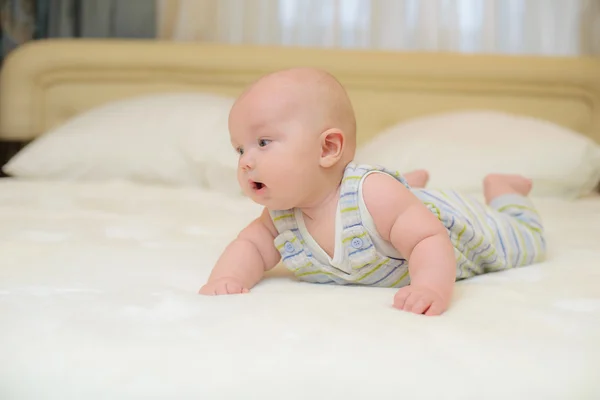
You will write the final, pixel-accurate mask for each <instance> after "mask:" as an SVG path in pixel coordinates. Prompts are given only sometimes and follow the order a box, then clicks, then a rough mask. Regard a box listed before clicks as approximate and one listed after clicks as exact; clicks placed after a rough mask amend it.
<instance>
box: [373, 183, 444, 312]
mask: <svg viewBox="0 0 600 400" xmlns="http://www.w3.org/2000/svg"><path fill="white" fill-rule="evenodd" d="M363 197H364V201H365V204H366V206H367V209H368V210H369V212H370V214H371V216H372V217H373V221H374V223H375V227H376V228H377V231H378V232H379V234H380V235H381V236H382V237H383V239H385V240H388V241H390V242H391V243H392V244H393V245H394V247H395V248H396V249H397V250H398V251H399V252H400V253H401V254H402V255H403V256H404V257H406V259H407V260H408V268H409V274H410V279H411V284H410V285H409V286H406V287H403V288H401V289H400V290H399V291H398V292H397V293H396V296H395V298H394V306H395V307H397V308H399V309H402V310H405V311H411V312H414V313H417V314H423V313H424V314H426V315H438V314H441V313H443V312H444V311H445V310H446V309H447V308H448V306H449V304H450V300H451V298H452V292H453V288H454V282H455V279H456V259H455V255H454V248H453V246H452V243H451V242H450V238H449V236H448V233H447V231H446V228H445V227H444V226H443V225H442V223H441V222H440V221H439V220H438V219H437V218H436V217H435V215H434V214H433V213H432V212H431V211H429V209H428V208H427V207H426V206H425V205H424V204H423V203H422V202H421V201H420V200H419V199H418V198H417V197H416V196H415V195H413V194H412V193H411V192H410V190H408V189H407V188H406V187H405V186H404V185H402V184H401V183H399V182H398V181H397V180H396V179H395V178H393V177H391V176H389V175H386V174H380V173H375V174H370V175H369V176H367V177H366V178H365V181H364V183H363Z"/></svg>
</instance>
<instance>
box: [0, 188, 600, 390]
mask: <svg viewBox="0 0 600 400" xmlns="http://www.w3.org/2000/svg"><path fill="white" fill-rule="evenodd" d="M535 201H536V203H537V205H538V206H539V209H540V210H541V213H542V217H543V218H544V220H545V222H546V226H547V231H548V235H549V246H550V257H549V260H548V261H546V262H544V263H541V264H538V265H534V266H530V267H526V268H522V269H518V270H513V271H507V272H502V273H497V274H490V275H486V276H482V277H478V278H476V279H472V280H469V281H463V282H460V283H458V284H457V289H456V294H455V299H454V302H453V304H452V307H451V309H450V310H449V311H448V312H447V313H445V314H444V315H443V316H441V317H424V316H417V315H412V314H408V313H403V312H400V311H398V310H396V309H394V308H392V306H391V303H392V299H393V294H394V289H382V288H360V287H342V286H329V285H314V284H309V283H302V282H298V281H296V280H295V279H294V278H293V277H292V276H291V275H290V274H289V273H288V272H286V271H285V270H283V269H281V268H280V267H278V268H276V269H275V270H274V271H272V272H271V273H269V275H268V277H267V278H266V279H265V280H264V281H263V282H261V283H260V284H259V285H258V286H257V287H255V288H254V289H253V290H252V291H251V293H249V294H245V295H236V296H219V297H205V296H200V295H198V294H197V291H198V289H199V288H200V286H201V285H202V283H203V282H204V281H205V280H206V278H207V276H208V274H209V273H210V270H211V268H212V265H213V263H214V262H215V260H216V259H217V257H218V256H219V254H220V252H221V250H222V249H223V248H224V247H225V246H226V244H227V243H228V242H229V241H230V240H231V239H232V238H233V237H234V236H235V234H236V233H237V232H238V230H239V229H240V228H241V227H242V226H244V225H245V224H246V223H247V222H248V221H250V220H251V219H252V218H254V216H256V215H257V214H258V212H259V206H257V205H255V204H253V203H251V202H249V201H248V200H247V199H244V198H233V197H227V196H225V195H221V194H218V193H212V192H208V191H203V190H200V189H194V188H181V187H180V188H174V187H159V186H149V185H140V184H133V183H127V182H107V183H90V182H88V183H65V182H61V183H49V182H23V181H17V180H13V179H2V180H0V239H1V240H0V326H1V329H0V358H1V359H2V362H1V363H0V398H2V399H4V400H10V399H19V400H23V399H62V400H65V399H107V398H114V399H149V398H152V399H163V398H165V399H166V398H177V399H192V398H193V399H239V398H252V399H271V398H272V399H276V398H285V399H307V398H313V397H316V398H327V399H338V398H339V399H359V398H361V399H362V398H367V397H372V398H376V399H398V398H409V399H434V398H435V399H441V398H443V399H481V398H485V399H598V398H600V381H599V380H598V371H599V370H600V285H599V283H598V282H599V281H600V268H599V263H598V259H600V248H598V244H599V240H598V238H600V198H598V197H592V198H586V199H580V200H576V201H571V202H569V201H565V200H558V199H535Z"/></svg>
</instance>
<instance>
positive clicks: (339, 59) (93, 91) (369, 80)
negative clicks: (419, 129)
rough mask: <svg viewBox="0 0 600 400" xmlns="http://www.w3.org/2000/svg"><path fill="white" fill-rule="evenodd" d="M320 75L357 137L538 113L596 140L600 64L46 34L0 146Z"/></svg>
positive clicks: (11, 98) (8, 110)
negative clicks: (333, 85) (72, 124)
mask: <svg viewBox="0 0 600 400" xmlns="http://www.w3.org/2000/svg"><path fill="white" fill-rule="evenodd" d="M308 65H310V66H315V67H320V68H324V69H327V70H328V71H330V72H331V73H333V74H334V75H335V76H337V77H338V78H339V79H340V81H341V82H342V83H343V84H344V85H345V86H346V87H347V89H348V91H349V93H350V96H351V98H352V101H353V104H354V106H355V109H356V113H357V120H358V134H359V142H362V141H364V140H366V139H368V138H370V137H372V136H373V135H375V134H376V133H377V132H379V131H381V130H382V129H384V128H386V127H388V126H390V125H391V124H393V123H396V122H398V121H401V120H405V119H407V118H411V117H415V116H422V115H425V114H432V113H439V112H444V111H450V110H458V109H492V110H500V111H507V112H512V113H515V114H521V115H528V116H534V117H538V118H543V119H547V120H550V121H553V122H556V123H558V124H560V125H563V126H566V127H569V128H572V129H574V130H576V131H578V132H581V133H582V134H584V135H586V136H589V137H592V138H594V139H595V140H597V141H598V142H600V61H599V60H597V59H593V58H583V57H582V58H558V57H522V56H499V55H495V56H494V55H479V54H478V55H473V54H471V55H467V54H447V53H398V52H384V51H365V50H340V49H336V50H334V49H309V48H299V47H296V48H292V47H257V46H234V45H219V44H206V43H175V42H166V41H155V40H95V39H52V40H42V41H33V42H30V43H28V44H26V45H24V46H22V47H20V48H18V49H17V50H15V51H13V52H12V53H10V55H9V56H8V57H7V59H6V61H5V64H4V68H3V70H2V73H1V76H0V139H4V140H20V141H27V140H31V139H33V138H35V137H36V136H38V135H40V134H42V133H43V132H45V131H47V130H48V129H50V128H52V127H54V126H56V125H58V124H61V123H63V122H64V121H65V120H67V119H69V118H71V117H73V116H74V115H77V114H79V113H81V112H83V111H85V110H88V109H90V108H92V107H94V106H97V105H100V104H103V103H107V102H110V101H113V100H116V99H123V98H127V97H132V96H138V95H142V94H148V93H157V92H173V91H179V92H181V91H208V92H214V93H219V94H226V95H236V94H238V93H239V92H240V91H241V90H242V88H243V87H244V86H245V85H247V84H248V83H249V82H250V81H251V80H253V79H255V78H256V77H258V76H259V75H261V74H264V73H267V72H270V71H273V70H277V69H281V68H286V67H291V66H308Z"/></svg>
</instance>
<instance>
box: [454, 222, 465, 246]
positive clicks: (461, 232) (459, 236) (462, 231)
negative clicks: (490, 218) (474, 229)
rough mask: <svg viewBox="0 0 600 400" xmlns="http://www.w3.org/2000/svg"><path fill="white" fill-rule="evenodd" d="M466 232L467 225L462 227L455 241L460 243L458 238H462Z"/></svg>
mask: <svg viewBox="0 0 600 400" xmlns="http://www.w3.org/2000/svg"><path fill="white" fill-rule="evenodd" d="M466 230H467V225H465V226H463V228H462V229H461V231H460V232H458V237H457V238H456V240H458V243H460V238H461V237H462V235H463V233H465V231H466Z"/></svg>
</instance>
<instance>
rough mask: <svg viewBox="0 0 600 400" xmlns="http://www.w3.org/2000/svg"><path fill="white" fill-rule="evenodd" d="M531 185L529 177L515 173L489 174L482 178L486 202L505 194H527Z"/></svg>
mask: <svg viewBox="0 0 600 400" xmlns="http://www.w3.org/2000/svg"><path fill="white" fill-rule="evenodd" d="M532 186H533V182H532V181H531V179H528V178H525V177H524V176H522V175H516V174H489V175H487V176H486V177H485V178H484V179H483V193H484V195H485V201H486V202H487V203H489V202H490V201H492V200H493V199H495V198H496V197H498V196H502V195H505V194H520V195H523V196H527V195H528V194H529V192H530V191H531V188H532Z"/></svg>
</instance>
